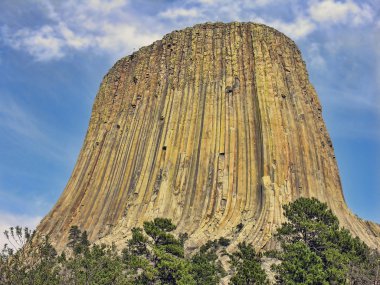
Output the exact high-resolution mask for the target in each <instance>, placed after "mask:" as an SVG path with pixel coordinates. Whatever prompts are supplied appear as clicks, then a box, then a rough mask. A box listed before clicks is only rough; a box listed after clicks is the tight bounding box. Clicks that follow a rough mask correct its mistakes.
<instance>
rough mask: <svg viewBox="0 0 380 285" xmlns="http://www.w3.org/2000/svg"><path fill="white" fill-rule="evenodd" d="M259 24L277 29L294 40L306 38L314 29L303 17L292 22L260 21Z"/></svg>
mask: <svg viewBox="0 0 380 285" xmlns="http://www.w3.org/2000/svg"><path fill="white" fill-rule="evenodd" d="M261 22H263V23H265V24H267V25H269V26H271V27H274V28H276V29H278V30H279V31H281V32H283V33H284V34H285V35H287V36H289V37H290V38H292V39H295V40H297V39H300V38H304V37H306V36H308V35H309V34H310V33H312V32H313V31H314V30H315V28H316V26H315V24H314V23H313V22H312V21H310V20H309V19H307V18H304V17H299V18H297V19H296V20H295V21H294V22H284V21H281V20H274V21H266V20H265V19H261Z"/></svg>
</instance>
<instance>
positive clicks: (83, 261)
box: [0, 198, 380, 285]
mask: <svg viewBox="0 0 380 285" xmlns="http://www.w3.org/2000/svg"><path fill="white" fill-rule="evenodd" d="M284 215H285V217H286V218H287V222H286V223H284V224H283V225H282V226H281V228H279V229H278V232H277V233H276V235H275V237H274V238H275V239H277V240H278V242H279V244H280V245H281V246H280V249H279V250H277V251H271V252H267V253H264V255H267V256H270V257H271V258H272V259H273V258H274V259H275V260H276V261H277V262H276V263H275V265H273V266H272V273H275V280H271V281H270V280H269V278H268V276H267V273H266V272H265V270H263V258H262V255H263V254H262V253H256V252H255V250H254V248H253V247H252V245H248V244H246V243H240V244H238V245H237V249H236V251H235V252H233V253H227V251H226V247H227V246H229V245H230V240H229V239H227V238H223V237H222V238H219V239H218V240H214V241H207V242H206V243H205V244H204V245H203V246H201V247H200V248H199V250H198V251H196V252H195V253H193V254H192V255H190V256H188V255H186V254H185V250H184V244H185V242H186V240H187V238H188V235H187V234H179V235H178V237H176V236H175V235H174V234H173V233H172V232H173V231H174V230H175V229H176V226H175V225H174V224H173V223H172V222H171V220H169V219H165V218H156V219H154V220H153V221H148V222H144V225H143V227H142V228H134V229H132V233H131V234H132V236H131V238H130V239H129V240H128V241H127V242H126V245H125V248H124V249H123V250H122V251H121V252H119V251H118V250H117V249H116V247H115V246H106V245H98V244H90V242H89V241H88V237H87V232H86V231H81V229H80V228H79V227H77V226H73V227H71V229H70V231H69V233H68V244H67V248H66V250H65V251H64V252H63V253H62V254H60V255H58V254H57V252H56V250H55V249H54V248H53V246H52V245H51V244H50V242H49V239H48V237H45V238H39V239H38V238H37V237H36V235H35V234H34V233H33V232H31V231H29V230H28V229H27V228H25V229H22V228H20V227H16V228H11V229H10V230H9V231H6V232H5V236H6V238H7V239H8V241H9V244H10V246H5V247H4V249H3V250H2V252H1V254H0V285H2V284H4V285H8V284H11V285H24V284H25V285H27V284H28V285H29V284H35V285H43V284H52V285H56V284H57V285H61V284H62V285H63V284H65V285H66V284H67V285H74V284H75V285H82V284H83V285H87V284H91V285H106V284H115V285H122V284H123V285H124V284H125V285H128V284H186V285H192V284H194V285H195V284H202V285H212V284H219V282H220V280H221V278H223V277H224V276H226V275H230V277H229V284H234V285H235V284H236V285H243V284H244V285H245V284H257V285H258V284H271V283H270V282H272V283H273V282H274V283H276V284H380V277H379V275H380V272H379V271H380V268H379V267H380V255H379V253H378V252H376V251H374V250H371V249H370V248H369V247H368V246H367V245H365V244H364V243H363V242H361V241H360V240H359V239H358V238H354V237H352V236H351V234H350V233H349V232H348V231H347V230H345V229H342V228H340V227H339V222H338V220H337V218H336V217H335V216H334V214H333V213H332V212H331V211H330V210H329V209H328V207H327V205H326V204H324V203H321V202H319V201H318V200H316V199H314V198H312V199H306V198H300V199H298V200H296V201H295V202H293V203H290V204H288V205H286V206H284ZM18 248H20V249H18ZM222 259H223V260H224V261H225V260H229V262H228V264H229V266H227V267H228V268H227V270H228V272H225V271H224V269H223V267H222V262H221V260H222Z"/></svg>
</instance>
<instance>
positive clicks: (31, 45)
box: [2, 26, 63, 61]
mask: <svg viewBox="0 0 380 285" xmlns="http://www.w3.org/2000/svg"><path fill="white" fill-rule="evenodd" d="M2 36H3V38H4V41H5V43H7V44H8V45H10V46H11V47H12V48H14V49H18V50H23V51H27V52H28V53H30V54H31V55H32V56H33V57H35V58H36V59H37V60H40V61H44V60H50V59H53V58H61V57H62V56H63V52H62V44H63V42H62V40H61V39H60V38H58V37H57V34H56V31H54V29H53V28H52V27H50V26H43V27H41V28H39V29H37V30H31V29H27V28H23V29H20V30H18V31H16V32H15V33H13V34H11V33H9V32H8V29H3V33H2Z"/></svg>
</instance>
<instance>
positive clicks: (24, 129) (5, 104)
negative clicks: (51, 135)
mask: <svg viewBox="0 0 380 285" xmlns="http://www.w3.org/2000/svg"><path fill="white" fill-rule="evenodd" d="M0 98H1V99H0V127H2V128H6V129H8V130H10V131H11V132H14V133H16V134H18V135H21V136H23V137H24V138H25V137H26V138H28V139H40V138H41V137H42V136H43V134H42V132H41V131H40V129H39V127H38V124H37V122H36V120H35V118H34V117H33V116H32V115H31V114H29V113H28V112H26V111H25V110H24V109H23V108H22V107H21V106H20V105H19V104H17V103H16V102H15V101H14V100H12V99H11V98H10V97H9V96H6V95H4V94H1V97H0Z"/></svg>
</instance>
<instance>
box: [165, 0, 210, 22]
mask: <svg viewBox="0 0 380 285" xmlns="http://www.w3.org/2000/svg"><path fill="white" fill-rule="evenodd" d="M211 3H212V2H209V3H207V4H211ZM200 14H201V13H200V11H199V10H197V9H195V8H191V9H184V8H172V9H167V10H166V11H164V12H161V13H160V14H159V15H160V17H162V18H167V19H171V20H174V19H177V18H181V17H183V18H196V17H199V16H200Z"/></svg>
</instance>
